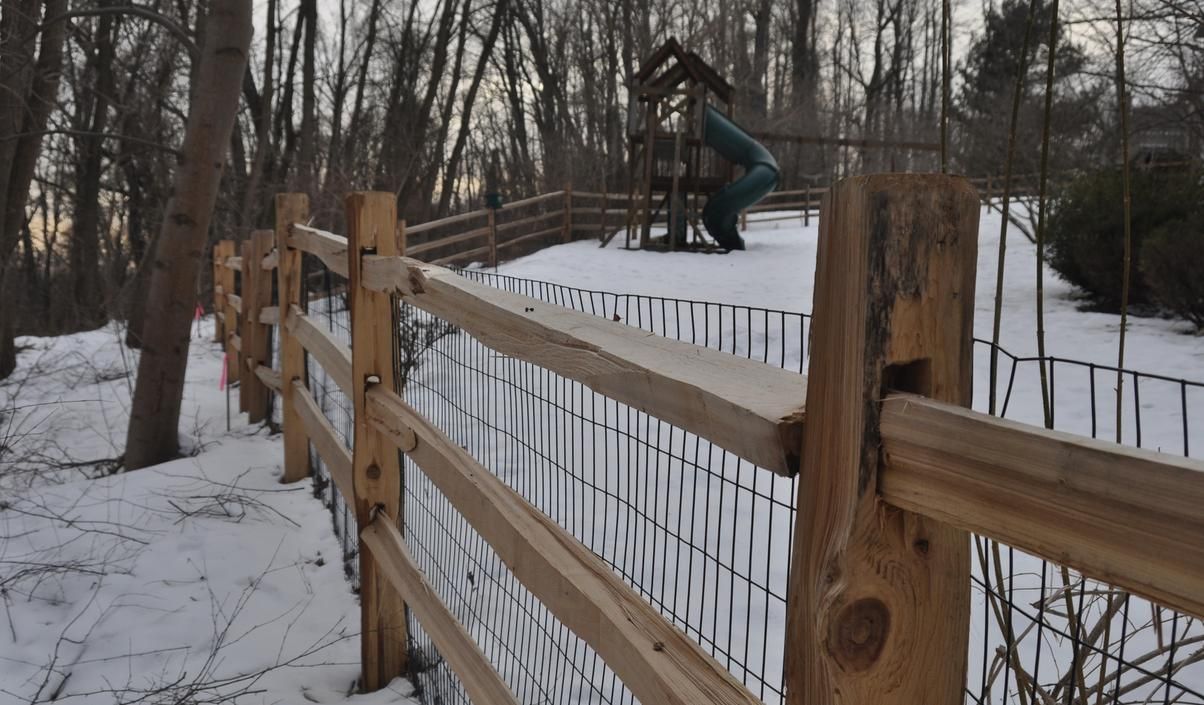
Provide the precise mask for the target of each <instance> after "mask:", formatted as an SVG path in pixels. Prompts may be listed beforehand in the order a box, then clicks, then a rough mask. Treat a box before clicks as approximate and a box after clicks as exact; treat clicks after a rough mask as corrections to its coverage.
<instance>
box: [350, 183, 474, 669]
mask: <svg viewBox="0 0 1204 705" xmlns="http://www.w3.org/2000/svg"><path fill="white" fill-rule="evenodd" d="M346 209H347V257H348V270H349V274H350V276H349V277H348V285H349V286H350V288H351V371H352V386H353V388H354V399H353V402H354V407H355V416H354V418H355V419H356V424H355V444H354V460H353V478H354V480H353V481H354V484H355V516H356V519H357V521H358V522H359V526H361V527H364V526H367V525H368V523H369V521H371V518H372V515H373V513H374V512H383V513H384V514H385V515H386V516H387V517H388V518H389V521H392V522H394V523H395V524H396V525H397V526H398V527H400V526H402V522H401V489H402V486H401V467H400V462H399V459H398V454H397V451H396V450H395V449H394V447H393V445H392V444H391V443H390V442H389V441H388V440H387V439H386V438H384V437H383V436H382V434H381V433H380V431H377V430H376V429H375V427H373V426H372V424H369V423H367V421H366V419H367V416H366V414H365V412H364V406H365V394H366V393H367V391H368V388H369V386H373V385H378V384H379V385H384V388H385V389H390V390H392V389H393V388H394V370H393V362H394V360H393V339H394V336H395V335H396V326H397V321H396V317H395V310H394V306H393V301H392V298H391V297H390V296H389V295H388V294H383V293H379V292H375V291H371V290H369V289H366V288H364V287H363V286H362V285H361V280H362V259H361V258H362V257H363V256H364V255H366V254H367V255H372V254H375V255H383V256H388V255H396V254H397V240H396V237H395V232H396V228H397V199H396V197H394V195H393V194H392V193H382V192H358V193H352V194H349V195H348V196H347V202H346ZM492 212H493V211H492V209H490V213H491V214H492ZM359 548H360V554H359V555H360V604H361V615H362V625H361V627H362V636H361V646H362V658H363V669H364V674H363V685H364V690H365V691H373V690H379V689H380V688H383V687H384V686H385V685H387V684H388V683H389V681H390V680H392V679H393V678H394V677H396V676H398V675H401V674H402V673H403V672H404V671H405V666H406V623H405V603H404V602H403V601H402V599H401V596H400V595H398V594H397V591H396V590H394V589H393V587H392V586H391V585H390V583H389V581H388V580H387V579H386V577H385V576H384V575H383V574H382V573H381V572H380V570H379V566H378V565H377V563H376V561H375V560H374V559H373V557H372V551H371V550H370V549H369V548H368V547H367V546H366V545H365V544H364V542H363V541H360V547H359Z"/></svg>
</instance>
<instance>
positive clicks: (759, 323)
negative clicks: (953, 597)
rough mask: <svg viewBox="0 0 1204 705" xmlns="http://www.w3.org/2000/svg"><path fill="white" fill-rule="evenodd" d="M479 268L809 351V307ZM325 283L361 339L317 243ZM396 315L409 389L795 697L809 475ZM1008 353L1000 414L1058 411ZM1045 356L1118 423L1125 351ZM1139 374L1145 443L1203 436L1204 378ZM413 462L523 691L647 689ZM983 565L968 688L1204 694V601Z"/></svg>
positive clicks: (1050, 570) (431, 563) (996, 551)
mask: <svg viewBox="0 0 1204 705" xmlns="http://www.w3.org/2000/svg"><path fill="white" fill-rule="evenodd" d="M461 274H462V275H463V276H466V277H469V278H472V279H474V280H477V281H480V282H483V283H486V284H489V285H491V286H495V287H498V288H501V289H506V290H509V291H513V292H517V293H521V294H524V295H527V296H530V297H532V298H535V299H538V300H540V301H543V302H546V303H548V304H550V305H557V306H565V307H568V308H573V309H576V310H579V311H584V312H588V313H591V314H594V315H599V316H604V317H606V318H608V319H612V320H619V321H622V322H625V323H627V324H629V325H633V326H637V327H640V328H643V329H645V330H648V331H651V332H654V333H656V334H659V335H664V336H667V337H670V338H675V339H678V340H683V341H686V342H690V343H693V344H696V345H701V346H706V347H710V348H714V349H716V350H721V351H725V352H730V353H732V354H736V355H740V356H743V357H747V358H750V359H755V360H760V361H761V362H764V363H766V364H771V365H776V366H779V367H783V368H785V369H789V370H793V371H796V372H803V371H805V369H806V364H807V359H806V358H807V348H808V335H809V331H810V317H809V316H808V315H806V314H802V313H796V312H788V311H780V310H771V309H763V308H756V307H747V306H733V305H728V304H718V303H708V302H699V301H689V300H683V299H673V298H665V297H654V296H643V295H628V294H617V293H610V292H601V291H590V290H585V289H580V288H574V287H568V286H562V285H557V284H551V283H547V282H539V281H533V280H528V279H520V278H514V277H508V276H504V275H498V274H492V273H487V272H483V271H479V270H462V271H461ZM304 281H305V290H306V294H305V297H304V298H305V299H306V300H308V307H309V315H310V316H312V317H314V318H315V319H317V320H318V321H321V322H322V323H323V324H324V325H326V326H327V327H328V329H329V330H331V332H332V333H334V334H335V336H336V337H338V338H340V339H342V340H344V341H345V342H348V343H349V342H350V331H349V323H350V322H349V316H348V312H347V305H346V289H345V286H346V282H345V281H344V280H342V278H341V277H338V276H337V275H335V274H333V273H331V272H329V271H326V270H325V269H324V268H323V267H322V266H321V263H320V262H319V261H318V260H316V259H314V258H311V257H308V256H307V257H306V258H305V278H304ZM397 315H398V321H399V326H398V335H397V351H396V360H397V369H396V373H397V378H398V380H399V386H403V389H404V395H405V397H406V399H407V401H409V402H410V403H411V404H412V405H413V406H414V407H415V408H416V409H417V410H418V411H420V412H421V413H422V414H423V415H424V416H426V417H427V418H428V419H430V420H431V421H432V422H433V423H434V424H435V425H437V426H438V427H439V428H441V429H442V430H443V431H444V432H445V433H447V434H448V435H449V436H450V437H451V438H452V439H453V440H454V441H456V442H457V443H459V444H460V445H462V446H463V447H464V448H466V449H467V450H468V451H469V452H470V453H471V454H472V455H473V456H474V457H475V458H476V459H477V460H478V461H480V462H481V463H482V464H483V465H484V466H486V467H487V468H489V469H490V471H492V472H494V473H495V474H496V475H497V476H498V477H499V478H501V479H502V480H503V481H504V482H506V483H507V484H508V485H509V486H511V487H512V488H514V489H515V490H516V491H517V492H519V493H520V494H521V495H522V496H524V497H525V498H526V499H527V500H528V501H530V502H532V503H533V504H534V505H535V506H536V507H538V508H539V509H540V510H541V511H543V512H544V513H546V514H547V515H548V516H549V517H551V518H552V519H553V520H555V521H556V522H557V523H559V524H560V525H561V526H562V527H564V528H565V529H566V530H568V531H569V532H571V533H572V534H573V535H574V536H576V537H577V538H578V539H579V540H581V541H582V543H583V544H584V545H585V546H586V547H588V548H589V549H590V550H592V551H593V552H594V553H596V554H597V555H598V556H599V557H601V558H602V560H603V561H605V562H606V563H607V564H608V565H609V566H610V567H611V568H612V569H613V570H615V572H616V573H617V574H618V575H620V576H621V577H622V578H623V579H624V580H625V581H626V582H627V583H628V584H629V585H631V586H632V588H633V589H635V590H636V591H637V592H638V593H639V594H640V595H641V596H643V597H644V598H645V599H647V600H648V601H649V603H651V604H652V605H653V606H655V607H656V608H657V609H659V610H660V611H661V612H662V614H664V615H665V616H666V617H667V618H669V619H670V620H672V621H673V622H674V623H675V624H676V625H677V626H678V627H680V628H681V629H682V630H683V631H684V632H685V633H687V634H688V635H690V636H691V637H692V638H694V639H695V640H697V641H698V643H699V644H701V645H702V647H703V648H704V649H705V650H707V651H708V652H709V653H711V654H712V655H714V656H715V658H716V659H718V660H719V662H720V663H721V664H723V665H724V666H725V667H727V668H728V669H729V670H730V671H731V672H732V673H733V674H734V675H735V676H736V677H737V678H739V679H740V680H742V681H743V682H744V683H745V684H746V685H747V686H748V687H749V689H750V690H751V692H752V693H753V694H754V695H756V696H758V697H759V698H761V699H762V700H763V701H765V702H767V703H778V702H781V701H782V700H783V692H782V662H783V653H784V649H785V604H786V582H787V575H788V568H789V560H790V555H791V550H792V545H791V543H792V532H793V522H794V505H795V493H796V489H797V487H796V482H795V481H794V480H791V479H787V478H782V477H779V476H776V475H774V474H772V473H770V472H768V471H766V470H763V469H761V468H757V467H755V466H753V465H752V464H750V463H748V462H747V461H744V460H741V459H739V458H736V457H734V456H732V455H731V454H730V453H727V452H726V451H724V450H723V449H722V448H718V447H715V446H713V445H712V444H710V443H709V442H707V441H706V440H705V439H700V438H698V437H696V436H694V435H692V434H689V433H686V432H684V431H682V430H681V429H679V428H676V427H673V426H671V425H670V424H667V423H664V422H662V421H659V420H658V419H655V418H652V417H650V416H648V415H647V414H644V413H642V412H639V411H638V410H635V409H632V408H629V407H627V406H625V405H623V404H619V403H618V402H615V401H614V400H612V399H609V398H606V397H604V396H601V395H598V394H595V393H594V392H592V391H590V390H589V389H588V388H586V387H584V386H583V385H581V384H579V383H577V382H573V381H571V380H567V379H565V378H563V377H560V376H558V375H555V374H553V373H551V372H549V371H547V370H545V369H543V368H540V367H538V366H536V365H533V364H530V363H526V362H522V361H520V360H516V359H513V358H510V357H508V356H505V355H501V354H499V353H497V352H495V351H493V350H491V349H489V348H488V347H486V346H484V345H483V344H482V343H481V342H480V341H478V340H476V339H475V338H473V337H472V336H470V335H468V334H467V333H465V332H463V331H460V330H457V329H456V328H455V327H454V326H451V325H449V324H448V323H446V322H444V321H442V320H440V319H438V318H436V317H434V316H431V315H430V314H427V313H425V312H423V311H420V310H418V309H416V308H413V307H411V306H408V305H405V304H401V305H399V307H398V314H397ZM989 353H990V344H989V343H987V342H985V341H977V344H976V346H975V358H976V359H975V362H976V378H977V379H978V380H980V384H979V385H978V386H979V389H978V390H977V394H976V399H975V406H976V408H979V409H985V407H986V397H987V390H986V389H985V384H981V382H982V381H984V380H986V379H987V378H988V375H987V370H988V364H989V362H988V361H989ZM1000 361H1001V362H1000V374H999V379H1000V383H999V384H1000V386H999V400H1000V409H999V414H1000V415H1002V416H1006V417H1009V418H1016V419H1018V420H1023V421H1026V422H1030V423H1031V422H1033V421H1034V420H1036V421H1038V422H1039V421H1040V418H1041V416H1040V414H1041V400H1040V385H1039V382H1038V378H1037V375H1038V371H1039V365H1040V364H1041V361H1040V360H1038V359H1037V358H1034V357H1023V356H1015V355H1012V354H1010V353H1008V352H1007V351H1006V350H1003V349H1000ZM1045 365H1046V370H1047V373H1048V374H1049V376H1050V382H1051V396H1052V403H1053V408H1054V411H1055V415H1054V417H1055V427H1056V428H1059V429H1063V430H1069V431H1073V432H1075V433H1081V434H1084V435H1093V436H1098V437H1102V438H1111V437H1112V435H1113V434H1114V427H1113V421H1112V414H1113V413H1114V406H1113V404H1114V396H1113V395H1114V389H1113V388H1114V386H1115V379H1116V369H1115V368H1111V367H1108V366H1106V365H1096V364H1090V363H1085V362H1080V361H1075V360H1067V359H1061V358H1048V359H1046V360H1045ZM307 374H308V378H309V382H310V389H311V390H312V391H313V394H314V397H315V399H316V400H318V403H319V405H320V406H321V408H322V409H323V412H324V413H325V414H326V416H327V418H328V419H330V420H331V422H332V424H333V425H334V426H335V428H336V429H337V430H338V431H339V433H340V434H342V435H343V437H344V440H345V442H347V443H348V444H349V443H350V437H351V423H352V417H351V406H350V401H349V400H348V399H346V398H345V397H344V396H343V395H342V393H341V391H340V390H339V389H338V388H337V387H336V386H335V385H334V383H333V381H332V380H330V379H329V378H328V377H327V376H326V375H325V373H324V371H322V370H321V369H320V366H318V365H317V363H316V362H315V361H314V360H312V359H309V360H308V361H307ZM1123 374H1124V377H1125V394H1126V400H1127V403H1126V409H1125V415H1126V428H1125V439H1126V442H1129V443H1132V444H1134V445H1140V446H1143V447H1153V448H1158V449H1160V450H1163V451H1167V452H1175V453H1182V454H1184V455H1190V454H1191V452H1192V450H1193V448H1197V449H1198V447H1199V446H1200V444H1201V443H1204V429H1202V428H1200V426H1199V425H1198V424H1199V421H1198V419H1200V418H1201V414H1204V409H1201V408H1200V407H1201V406H1204V383H1199V382H1193V381H1189V380H1185V379H1178V378H1173V377H1170V376H1165V375H1156V374H1148V373H1142V372H1137V371H1134V370H1124V371H1123ZM800 401H802V400H800ZM1196 452H1197V453H1198V450H1197V451H1196ZM311 457H314V458H315V459H316V453H311ZM314 462H315V467H314V473H315V492H316V493H318V495H319V497H321V498H322V499H323V501H325V502H326V503H327V506H328V507H330V509H331V512H332V517H333V519H334V526H335V529H336V533H338V535H339V536H340V538H341V540H342V541H343V547H344V557H345V559H346V564H347V566H348V575H349V576H350V577H351V578H352V580H355V577H356V576H355V568H356V560H355V558H356V556H355V550H356V540H355V536H356V533H355V526H354V516H353V514H352V512H351V510H350V508H349V507H348V506H347V504H346V503H345V502H343V500H342V499H341V498H340V497H339V496H338V493H337V491H336V490H335V489H334V487H333V485H332V484H331V483H330V480H329V476H328V474H326V472H325V470H324V468H322V467H321V464H320V461H317V460H315V461H314ZM403 473H404V482H403V488H404V489H403V498H402V499H403V514H404V523H405V526H404V533H405V536H406V542H407V544H408V545H409V547H410V549H411V552H412V554H413V556H414V559H415V561H416V562H417V563H418V565H419V567H420V568H421V569H422V570H423V571H424V572H425V573H426V575H427V578H428V579H429V580H430V582H431V584H432V585H433V586H434V588H435V591H436V592H437V593H438V594H439V596H440V597H441V598H442V600H443V601H444V602H445V604H447V605H448V606H449V608H450V609H451V610H452V612H453V614H455V615H456V617H457V618H458V619H459V620H460V621H461V623H462V624H464V625H465V626H466V628H467V629H468V631H469V632H470V633H471V634H472V635H473V637H474V638H475V639H476V640H477V642H478V643H479V644H480V646H481V648H482V650H483V651H484V652H485V654H486V656H487V657H488V658H489V659H490V661H491V662H492V663H493V664H494V665H495V667H496V668H497V669H498V671H499V672H500V673H501V674H502V676H503V678H504V679H505V680H506V681H507V682H508V683H509V684H510V685H511V688H512V689H513V690H514V692H515V694H516V695H517V696H518V698H519V700H520V701H521V702H524V703H577V702H590V703H630V702H633V698H632V696H631V694H630V692H628V691H627V690H626V689H625V688H624V686H623V684H622V683H621V682H619V681H618V679H617V678H616V677H615V675H614V674H613V673H612V672H611V671H610V670H609V669H608V668H607V667H606V665H605V664H604V663H602V661H601V659H600V658H599V657H598V656H597V655H596V654H595V653H594V652H593V651H592V650H591V649H590V648H589V647H588V645H586V644H585V643H584V642H582V641H581V640H580V639H578V638H577V637H576V636H575V635H574V634H573V633H572V632H570V631H569V630H568V629H567V628H566V627H565V626H564V625H563V624H561V623H560V622H559V621H558V620H556V619H555V618H554V617H553V616H552V615H551V614H550V613H549V612H548V611H547V610H546V609H545V608H544V607H543V605H542V604H541V603H540V602H539V601H538V600H536V599H535V598H534V597H533V596H532V595H531V594H530V593H528V592H527V591H526V590H525V589H524V588H523V587H522V585H521V584H519V583H518V582H517V581H516V580H515V579H514V577H513V576H512V575H511V574H510V572H509V571H508V570H507V569H506V567H505V566H504V565H503V564H502V563H501V561H500V560H499V559H498V558H497V556H496V555H495V554H494V553H493V551H492V550H491V549H490V547H489V545H488V544H487V543H486V542H485V541H484V540H483V539H482V538H481V537H480V536H479V535H478V534H477V533H476V532H475V531H473V529H472V528H471V527H470V526H469V525H468V524H467V522H466V521H465V520H464V519H463V518H462V517H461V516H460V515H459V514H458V513H457V512H456V510H455V509H454V508H453V507H452V506H451V505H450V503H449V502H448V501H447V500H446V499H445V498H444V497H443V496H442V495H441V494H440V493H439V491H438V490H437V489H436V488H435V487H434V486H433V485H432V484H431V483H430V481H429V480H428V479H427V478H426V476H425V475H424V474H423V472H422V471H421V470H420V469H419V468H417V467H416V466H415V465H413V464H412V463H410V462H409V461H408V460H407V461H405V462H404V465H403ZM1135 481H1137V480H1135ZM973 564H974V570H973V575H972V588H973V614H972V620H971V624H972V627H971V638H970V643H971V653H970V658H969V670H968V675H967V688H966V700H967V702H974V703H984V704H985V703H1022V704H1023V705H1028V704H1029V703H1033V705H1036V704H1037V703H1067V704H1076V705H1077V704H1082V705H1087V704H1089V703H1090V704H1097V703H1163V704H1164V705H1170V703H1204V697H1202V696H1201V695H1200V693H1201V691H1202V689H1204V665H1202V664H1204V629H1202V628H1201V625H1200V624H1199V622H1198V620H1195V619H1193V618H1190V617H1188V616H1187V615H1183V614H1180V613H1177V612H1175V611H1173V610H1168V609H1162V608H1158V607H1156V606H1154V605H1151V604H1150V603H1149V602H1147V601H1145V600H1142V599H1140V598H1136V597H1130V596H1127V595H1124V594H1121V593H1119V592H1116V591H1115V590H1113V589H1111V588H1110V587H1108V586H1106V585H1103V584H1101V583H1098V582H1096V581H1092V580H1089V579H1083V578H1082V576H1080V575H1078V574H1077V573H1075V572H1074V571H1070V570H1066V569H1064V568H1063V567H1061V566H1058V565H1057V564H1055V563H1052V562H1049V561H1044V560H1041V559H1039V558H1035V557H1032V556H1029V555H1027V554H1024V553H1022V552H1021V551H1018V550H1015V549H1013V548H1011V547H1008V546H1004V545H999V544H996V543H995V542H991V541H987V540H984V539H981V538H978V537H975V539H974V548H973ZM409 627H410V638H411V642H412V643H411V652H412V658H411V668H412V671H413V676H414V679H415V681H416V683H417V684H418V686H419V697H420V698H421V699H422V700H423V701H424V702H428V703H466V702H468V698H467V695H466V693H465V692H464V690H463V688H462V687H461V686H460V684H459V682H458V680H457V679H456V677H455V675H454V673H453V672H452V671H451V669H450V668H449V667H448V666H447V665H446V664H445V663H444V662H443V660H442V658H441V656H440V655H439V653H438V652H437V650H436V649H435V647H434V646H433V644H432V643H431V641H430V639H429V638H428V637H427V635H426V634H425V632H424V631H423V630H422V626H421V624H419V623H417V621H416V620H414V619H413V618H411V619H410V620H409Z"/></svg>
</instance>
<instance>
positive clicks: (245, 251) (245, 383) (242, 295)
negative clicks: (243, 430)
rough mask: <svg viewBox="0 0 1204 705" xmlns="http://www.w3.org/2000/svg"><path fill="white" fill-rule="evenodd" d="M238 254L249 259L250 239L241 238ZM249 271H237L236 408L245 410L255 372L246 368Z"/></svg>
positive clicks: (248, 335)
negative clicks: (237, 341)
mask: <svg viewBox="0 0 1204 705" xmlns="http://www.w3.org/2000/svg"><path fill="white" fill-rule="evenodd" d="M238 256H239V257H240V258H241V259H242V261H243V262H247V261H249V260H250V259H251V241H250V240H243V241H242V242H240V243H238ZM250 276H251V275H250V273H249V272H247V271H246V268H243V269H241V270H240V271H239V273H238V328H237V330H238V340H239V344H238V345H237V346H236V347H237V349H238V356H237V358H236V360H237V362H236V364H237V365H238V410H239V411H240V412H245V411H248V410H250V408H251V394H252V392H251V383H252V380H254V379H255V374H254V373H253V372H251V371H250V370H248V369H247V364H246V360H247V343H248V341H250V340H251V318H250V317H249V316H248V315H247V292H248V291H249V288H250V287H249V286H248V279H249V278H250Z"/></svg>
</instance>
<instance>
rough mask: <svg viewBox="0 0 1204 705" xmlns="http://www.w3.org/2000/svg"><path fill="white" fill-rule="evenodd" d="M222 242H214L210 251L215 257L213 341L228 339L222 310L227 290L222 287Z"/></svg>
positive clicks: (218, 341)
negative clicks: (220, 251) (220, 250)
mask: <svg viewBox="0 0 1204 705" xmlns="http://www.w3.org/2000/svg"><path fill="white" fill-rule="evenodd" d="M220 247H221V242H215V243H213V250H212V252H211V253H210V255H211V257H212V258H213V342H215V343H224V342H225V340H226V335H225V324H224V323H222V316H223V314H222V310H223V309H224V308H225V307H226V295H225V290H224V289H223V288H222V269H224V267H223V266H222V257H221V256H220V253H219V249H220Z"/></svg>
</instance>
